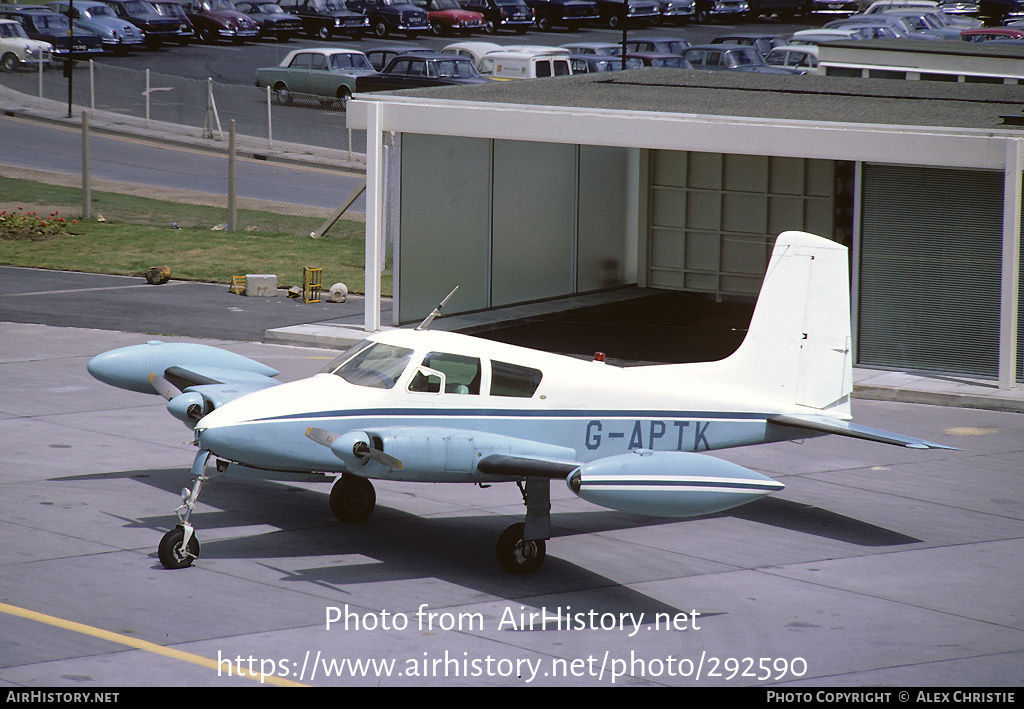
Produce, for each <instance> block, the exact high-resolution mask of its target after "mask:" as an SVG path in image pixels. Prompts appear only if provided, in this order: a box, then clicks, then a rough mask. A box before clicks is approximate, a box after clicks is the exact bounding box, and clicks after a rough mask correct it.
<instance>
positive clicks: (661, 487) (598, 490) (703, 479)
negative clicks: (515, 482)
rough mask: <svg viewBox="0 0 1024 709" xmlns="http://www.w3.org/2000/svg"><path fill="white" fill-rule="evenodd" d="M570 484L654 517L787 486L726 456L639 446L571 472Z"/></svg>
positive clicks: (717, 507)
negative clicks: (721, 458) (720, 458)
mask: <svg viewBox="0 0 1024 709" xmlns="http://www.w3.org/2000/svg"><path fill="white" fill-rule="evenodd" d="M566 484H567V485H568V486H569V489H570V490H572V491H573V492H574V493H576V495H578V496H579V497H581V498H583V499H584V500H587V501H588V502H593V503H594V504H597V505H601V506H602V507H609V508H611V509H613V510H619V511H621V512H632V513H634V514H641V515H650V516H654V517H696V516H698V515H706V514H711V513H714V512H720V511H721V510H727V509H729V508H730V507H736V506H737V505H742V504H745V503H747V502H751V501H753V500H756V499H758V498H759V497H763V496H764V495H767V494H769V493H772V492H777V491H778V490H781V489H782V488H783V487H785V486H784V485H783V484H782V483H780V482H777V481H775V480H772V479H771V478H768V477H765V476H764V475H761V474H760V473H757V472H754V471H753V470H748V469H747V468H744V467H743V466H740V465H736V464H735V463H730V462H728V461H725V460H719V459H718V458H712V457H710V456H705V455H700V454H698V453H684V452H678V453H675V452H664V451H659V452H652V451H637V452H634V453H626V454H623V455H615V456H611V457H608V458H601V459H600V460H595V461H594V462H592V463H587V464H585V465H583V466H581V467H580V469H579V470H577V471H576V472H574V473H572V474H571V475H570V476H569V477H568V478H567V479H566Z"/></svg>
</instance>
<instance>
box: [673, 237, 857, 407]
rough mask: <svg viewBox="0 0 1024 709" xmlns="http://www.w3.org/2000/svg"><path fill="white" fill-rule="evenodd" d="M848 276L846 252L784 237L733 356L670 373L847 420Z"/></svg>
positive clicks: (815, 241)
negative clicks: (695, 376)
mask: <svg viewBox="0 0 1024 709" xmlns="http://www.w3.org/2000/svg"><path fill="white" fill-rule="evenodd" d="M848 268H849V267H848V257H847V248H846V247H845V246H842V245H841V244H837V243H836V242H834V241H830V240H828V239H824V238H822V237H820V236H814V235H813V234H807V233H804V232H798V231H787V232H783V233H782V234H780V235H779V237H778V239H777V240H776V242H775V248H774V250H773V251H772V257H771V261H770V262H769V264H768V270H767V272H766V274H765V277H764V283H763V284H762V286H761V292H760V295H759V296H758V299H757V305H756V306H755V307H754V315H753V317H752V318H751V320H750V327H749V329H748V330H747V336H746V338H744V340H743V343H742V344H741V345H740V347H739V349H737V350H736V351H735V352H734V353H733V354H732V355H730V356H729V357H727V358H726V359H724V360H721V361H719V362H710V363H702V364H698V365H669V366H670V367H672V368H688V369H689V368H692V374H699V376H700V381H701V382H702V383H714V384H721V385H722V386H726V387H728V388H729V389H732V388H734V387H740V388H742V389H743V391H745V392H749V393H753V394H754V395H759V397H764V398H768V399H771V400H774V401H778V402H781V403H783V404H790V405H796V406H799V407H808V408H810V409H817V410H821V411H828V412H829V414H831V415H833V416H840V417H844V418H847V417H849V416H850V393H851V391H852V389H853V364H852V353H851V351H850V344H851V334H850V284H849V283H850V279H849V271H848ZM679 371H680V373H682V372H683V371H684V370H682V369H680V370H679ZM709 380H710V381H709Z"/></svg>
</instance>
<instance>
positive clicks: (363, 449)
mask: <svg viewBox="0 0 1024 709" xmlns="http://www.w3.org/2000/svg"><path fill="white" fill-rule="evenodd" d="M352 454H353V455H354V456H355V457H356V458H369V459H370V460H373V461H376V462H378V463H380V464H381V465H383V466H385V467H387V468H390V469H391V470H401V469H402V461H400V460H399V459H398V458H396V457H394V456H393V455H388V454H387V453H385V452H384V451H379V450H377V449H376V448H371V447H370V446H368V445H367V444H366V443H364V442H363V441H360V442H359V443H356V444H355V445H354V446H352Z"/></svg>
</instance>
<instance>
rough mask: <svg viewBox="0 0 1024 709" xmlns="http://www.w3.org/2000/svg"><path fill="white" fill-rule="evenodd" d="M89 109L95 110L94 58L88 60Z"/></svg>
mask: <svg viewBox="0 0 1024 709" xmlns="http://www.w3.org/2000/svg"><path fill="white" fill-rule="evenodd" d="M89 110H90V111H92V112H93V113H95V112H96V60H95V59H90V60H89Z"/></svg>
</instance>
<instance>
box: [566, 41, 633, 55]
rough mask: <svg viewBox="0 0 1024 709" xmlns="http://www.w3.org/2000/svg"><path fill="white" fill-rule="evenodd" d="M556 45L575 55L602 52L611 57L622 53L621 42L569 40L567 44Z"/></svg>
mask: <svg viewBox="0 0 1024 709" xmlns="http://www.w3.org/2000/svg"><path fill="white" fill-rule="evenodd" d="M558 46H560V47H561V48H562V49H567V50H569V52H570V53H572V54H577V55H579V54H603V55H605V56H610V57H611V56H616V55H618V54H621V53H622V43H621V42H570V43H569V44H560V45H558Z"/></svg>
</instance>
